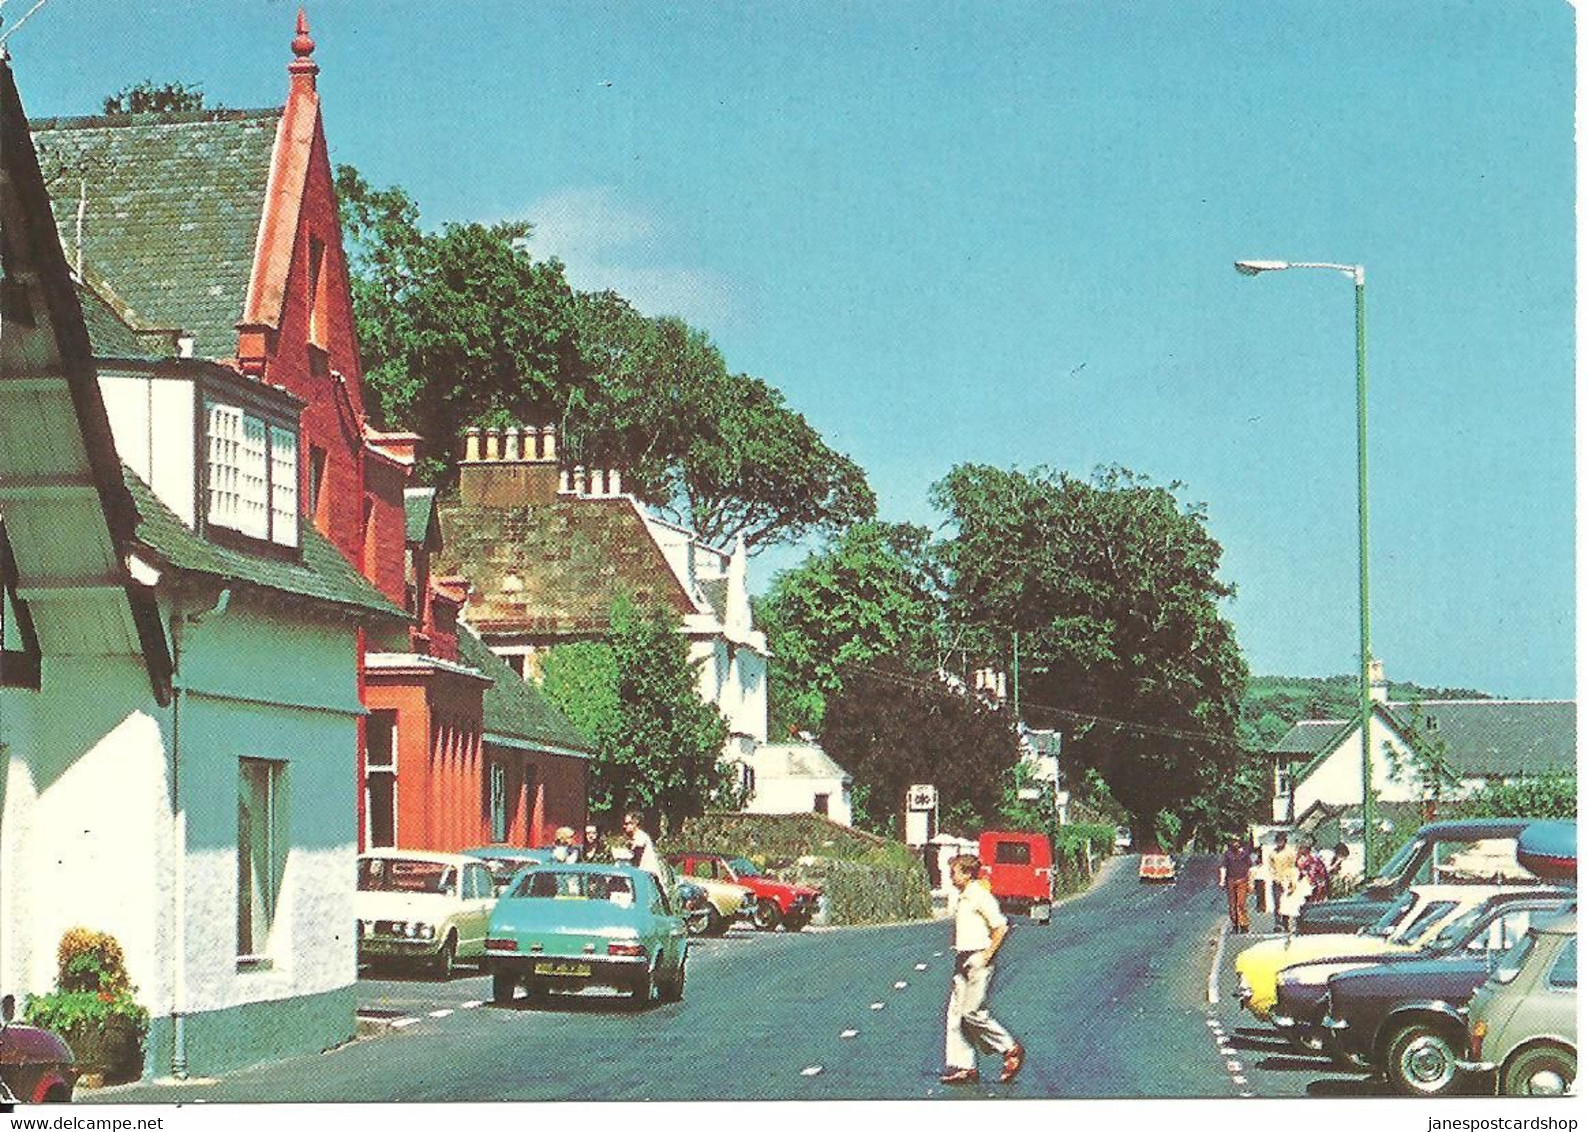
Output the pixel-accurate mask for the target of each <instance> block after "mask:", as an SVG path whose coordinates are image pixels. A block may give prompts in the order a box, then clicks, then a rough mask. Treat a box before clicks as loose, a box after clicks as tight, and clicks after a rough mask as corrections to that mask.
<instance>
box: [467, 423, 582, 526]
mask: <svg viewBox="0 0 1588 1132" xmlns="http://www.w3.org/2000/svg"><path fill="white" fill-rule="evenodd" d="M555 436H556V432H555V430H554V429H553V428H552V427H551V426H550V425H546V426H544V427H542V426H536V425H512V426H510V427H508V428H505V429H503V428H470V429H466V430H464V433H463V460H462V461H461V463H460V464H459V466H458V490H459V494H460V496H461V497H462V501H463V505H464V506H465V507H523V506H526V505H529V504H543V503H550V502H552V501H553V500H555V499H556V498H557V494H558V484H559V469H558V467H557V455H556V453H557V446H556V440H555Z"/></svg>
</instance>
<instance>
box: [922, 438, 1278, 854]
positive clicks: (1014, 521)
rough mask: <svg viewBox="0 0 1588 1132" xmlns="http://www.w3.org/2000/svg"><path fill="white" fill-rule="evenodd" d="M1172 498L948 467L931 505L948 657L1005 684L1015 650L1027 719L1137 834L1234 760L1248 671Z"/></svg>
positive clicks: (1142, 483) (1102, 480)
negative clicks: (1054, 738) (941, 568)
mask: <svg viewBox="0 0 1588 1132" xmlns="http://www.w3.org/2000/svg"><path fill="white" fill-rule="evenodd" d="M1179 488H1180V485H1178V484H1171V485H1170V486H1168V487H1162V486H1157V485H1154V484H1153V483H1152V482H1151V481H1150V480H1148V479H1147V478H1146V477H1143V476H1138V475H1136V474H1134V473H1132V472H1130V471H1128V470H1126V469H1123V468H1117V467H1115V468H1106V469H1101V470H1099V471H1098V472H1097V473H1095V474H1094V476H1093V477H1092V479H1091V480H1089V481H1085V480H1079V479H1076V478H1073V477H1071V476H1068V475H1064V474H1054V473H1052V472H1048V471H1045V470H1040V469H1039V470H1038V471H1035V472H1031V473H1024V472H1020V471H1003V470H1000V469H997V468H992V467H987V466H984V465H961V466H959V467H956V468H954V469H953V470H952V471H951V472H950V473H949V475H948V476H947V477H946V478H945V479H944V480H943V481H942V482H940V483H939V484H937V485H936V486H935V488H934V489H933V499H934V501H935V502H936V503H937V505H938V506H940V507H941V508H943V509H944V510H945V511H947V512H948V515H949V519H950V522H951V524H952V526H953V528H954V532H955V533H954V537H953V538H952V540H951V541H949V542H948V543H947V544H946V546H945V547H944V558H945V562H946V564H947V566H948V568H949V570H950V572H951V584H950V594H951V597H950V616H951V623H952V625H953V627H954V632H955V634H956V637H957V639H958V643H959V646H960V647H961V648H963V649H964V650H966V652H967V653H970V654H973V655H976V656H979V657H982V658H987V659H991V660H995V661H998V662H1000V663H1002V664H1003V666H1004V667H1005V668H1008V667H1009V663H1008V662H1009V659H1010V658H1009V652H1010V641H1011V638H1012V636H1013V634H1014V633H1015V632H1019V633H1020V634H1021V636H1020V649H1021V695H1022V708H1023V710H1024V713H1025V715H1026V718H1027V719H1031V720H1034V721H1035V722H1038V723H1041V724H1043V725H1045V726H1046V725H1054V726H1061V727H1063V728H1064V729H1065V731H1066V736H1065V739H1066V746H1065V751H1066V757H1067V760H1068V761H1069V762H1070V763H1071V764H1072V765H1074V766H1077V767H1080V768H1086V767H1094V768H1096V769H1097V770H1098V771H1099V773H1101V774H1102V776H1103V778H1104V780H1105V781H1106V782H1107V783H1108V786H1109V790H1110V791H1111V792H1112V793H1113V795H1114V796H1115V797H1116V798H1117V799H1118V800H1119V802H1120V804H1121V805H1123V806H1124V807H1125V808H1126V810H1128V811H1129V812H1130V814H1131V815H1132V819H1133V823H1132V824H1133V826H1134V828H1135V829H1136V830H1138V831H1145V830H1147V829H1149V828H1151V826H1152V823H1153V822H1154V820H1155V818H1156V815H1157V814H1158V813H1159V812H1160V811H1164V810H1168V811H1171V812H1174V811H1177V810H1178V809H1179V808H1180V807H1181V806H1182V805H1183V804H1184V803H1186V802H1187V801H1188V800H1189V799H1190V798H1192V797H1194V796H1195V794H1196V792H1197V790H1198V788H1199V784H1200V783H1201V782H1203V781H1204V779H1203V778H1202V774H1203V773H1205V772H1207V771H1208V770H1211V769H1214V768H1216V769H1219V770H1222V771H1223V772H1225V773H1228V772H1230V771H1233V769H1234V768H1235V766H1236V763H1237V760H1238V758H1239V748H1238V746H1237V744H1236V741H1235V725H1236V719H1237V715H1238V709H1239V703H1240V696H1241V691H1242V685H1243V683H1244V681H1245V679H1246V665H1245V661H1244V660H1243V659H1242V657H1241V653H1240V649H1239V647H1238V646H1237V644H1236V641H1235V636H1234V632H1233V630H1232V629H1231V627H1230V625H1229V623H1228V622H1227V621H1226V620H1225V619H1224V618H1223V617H1222V616H1221V614H1220V611H1219V603H1220V602H1221V601H1223V600H1224V599H1226V598H1228V597H1230V596H1232V594H1233V590H1232V589H1231V588H1230V587H1229V586H1228V585H1227V584H1225V583H1224V582H1223V581H1221V580H1220V579H1219V577H1218V566H1219V559H1220V556H1221V554H1222V551H1221V548H1220V547H1219V544H1218V543H1217V542H1216V541H1215V540H1214V539H1213V537H1212V536H1211V535H1210V534H1209V533H1208V531H1207V528H1206V514H1205V511H1204V509H1203V508H1202V507H1201V506H1200V505H1187V504H1182V503H1181V502H1180V500H1179V499H1178V497H1177V495H1176V492H1177V491H1178V490H1179ZM1049 717H1051V718H1049Z"/></svg>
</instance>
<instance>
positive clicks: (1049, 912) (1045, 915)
mask: <svg viewBox="0 0 1588 1132" xmlns="http://www.w3.org/2000/svg"><path fill="white" fill-rule="evenodd" d="M1031 922H1032V923H1033V924H1051V923H1052V922H1053V905H1051V904H1033V905H1031Z"/></svg>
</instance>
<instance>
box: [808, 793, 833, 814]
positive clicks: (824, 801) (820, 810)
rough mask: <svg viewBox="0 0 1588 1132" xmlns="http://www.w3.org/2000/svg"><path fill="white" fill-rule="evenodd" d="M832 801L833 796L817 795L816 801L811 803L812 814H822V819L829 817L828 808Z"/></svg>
mask: <svg viewBox="0 0 1588 1132" xmlns="http://www.w3.org/2000/svg"><path fill="white" fill-rule="evenodd" d="M831 799H832V795H831V794H818V795H816V800H815V801H814V802H812V803H811V812H812V813H814V814H821V815H822V817H827V806H828V803H829V801H830V800H831Z"/></svg>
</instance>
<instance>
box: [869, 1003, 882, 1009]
mask: <svg viewBox="0 0 1588 1132" xmlns="http://www.w3.org/2000/svg"><path fill="white" fill-rule="evenodd" d="M871 1009H873V1010H881V1009H882V1003H880V1002H873V1003H872V1004H871Z"/></svg>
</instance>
